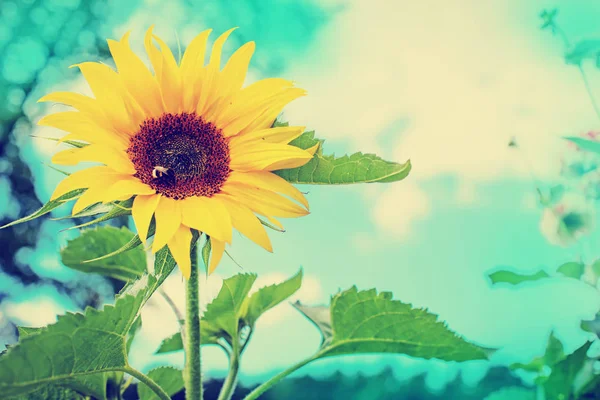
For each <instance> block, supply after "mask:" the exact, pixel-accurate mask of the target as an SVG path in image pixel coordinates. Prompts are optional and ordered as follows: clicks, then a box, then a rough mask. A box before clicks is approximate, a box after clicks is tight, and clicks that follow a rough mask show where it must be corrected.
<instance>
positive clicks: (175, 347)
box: [156, 325, 207, 354]
mask: <svg viewBox="0 0 600 400" xmlns="http://www.w3.org/2000/svg"><path fill="white" fill-rule="evenodd" d="M201 326H202V325H201ZM200 343H201V344H203V345H204V344H207V343H206V342H205V341H204V340H202V338H200ZM179 350H183V341H182V340H181V334H180V333H179V332H177V333H175V334H173V335H172V336H169V337H168V338H167V339H165V340H163V341H162V343H161V344H160V347H159V348H158V350H156V354H160V353H170V352H172V351H179Z"/></svg>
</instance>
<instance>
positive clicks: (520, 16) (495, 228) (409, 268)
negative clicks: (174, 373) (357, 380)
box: [0, 0, 600, 388]
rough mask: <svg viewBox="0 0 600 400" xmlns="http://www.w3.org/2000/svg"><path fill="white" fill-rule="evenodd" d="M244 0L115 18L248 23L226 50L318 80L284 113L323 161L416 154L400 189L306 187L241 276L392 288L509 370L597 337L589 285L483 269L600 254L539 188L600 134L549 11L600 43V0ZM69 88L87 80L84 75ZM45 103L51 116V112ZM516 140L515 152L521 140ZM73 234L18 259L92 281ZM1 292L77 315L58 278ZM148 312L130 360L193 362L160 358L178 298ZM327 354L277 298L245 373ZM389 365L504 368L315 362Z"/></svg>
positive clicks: (231, 270) (243, 253) (192, 29)
mask: <svg viewBox="0 0 600 400" xmlns="http://www.w3.org/2000/svg"><path fill="white" fill-rule="evenodd" d="M240 3H243V4H244V5H243V6H241V7H240V9H239V12H237V13H234V14H236V15H237V16H236V17H235V18H232V17H231V15H232V14H231V13H229V14H228V18H227V19H226V20H225V19H223V18H220V16H219V7H224V6H223V5H222V4H221V3H219V2H215V3H214V4H213V3H210V2H209V3H207V5H206V6H199V8H198V10H199V11H198V13H197V14H194V15H197V16H194V17H193V20H190V19H189V18H188V14H187V13H186V9H185V8H184V7H183V6H180V5H178V4H179V3H178V2H161V1H146V2H137V3H136V2H132V4H136V6H134V5H132V6H131V9H127V10H121V11H122V13H117V12H116V11H115V15H114V18H115V21H113V24H112V25H111V29H107V35H109V36H112V37H113V38H114V37H120V36H121V35H122V34H123V33H124V32H125V31H127V30H132V41H133V42H134V45H135V47H136V49H140V50H141V49H142V47H143V46H142V37H143V33H144V32H145V29H146V28H147V27H148V26H149V25H151V24H155V25H156V32H157V33H158V34H159V35H161V36H162V37H163V38H164V39H165V40H167V41H168V42H169V44H170V45H171V46H172V48H174V49H176V48H177V37H176V35H175V32H177V36H178V37H179V40H180V41H181V43H182V45H183V46H185V44H186V43H188V42H189V40H190V39H191V38H192V37H193V36H194V35H195V34H196V33H198V32H200V31H201V30H203V29H205V28H208V27H214V28H215V31H216V32H217V33H220V32H222V31H224V30H225V29H227V28H229V27H230V26H239V27H240V28H239V29H238V30H237V31H236V32H235V33H234V34H233V35H232V40H231V43H229V44H228V45H227V46H226V52H228V53H229V54H230V53H231V51H232V50H233V49H234V48H235V47H237V46H238V45H239V44H241V43H242V42H243V41H247V40H255V41H256V44H257V52H256V54H255V58H254V59H253V62H252V66H253V67H252V70H251V76H250V80H256V79H260V78H263V77H266V76H269V75H271V74H277V75H279V76H282V77H285V78H289V79H293V80H294V81H295V82H296V83H297V85H298V86H300V87H303V88H305V89H307V90H308V93H309V95H308V96H307V97H305V98H302V99H300V100H298V101H297V102H296V103H293V104H292V105H291V106H290V107H289V108H288V109H287V110H286V112H285V114H284V119H287V120H289V121H290V122H291V123H292V124H298V125H306V126H307V127H308V128H309V129H315V130H316V131H317V136H318V137H320V138H324V139H326V143H325V145H324V151H325V152H327V153H336V154H343V153H352V152H355V151H363V152H374V153H377V154H378V155H380V156H382V157H383V158H385V159H389V160H395V161H399V162H404V161H405V160H406V159H408V158H410V160H411V162H412V164H413V171H412V173H411V175H410V176H409V178H407V179H406V180H405V181H402V182H400V183H395V184H391V185H383V184H371V185H357V186H344V187H326V186H323V187H308V186H306V187H302V188H301V190H303V191H306V192H308V195H307V198H308V199H309V201H310V204H311V214H310V215H309V216H308V217H305V218H301V219H298V220H289V221H285V226H286V229H287V232H286V233H285V234H279V233H275V232H273V233H272V234H271V237H272V242H273V246H274V249H275V252H274V254H269V253H266V252H265V251H263V250H262V249H260V248H258V247H256V246H255V245H253V244H252V243H250V242H249V241H247V240H246V239H244V238H242V237H241V236H239V235H234V244H233V247H232V249H231V254H232V255H233V257H234V258H235V259H236V261H238V262H239V263H240V264H241V265H242V266H243V268H244V271H253V272H257V273H258V274H259V280H258V281H257V285H258V286H260V285H264V284H269V283H273V282H276V281H280V280H282V279H284V278H286V277H289V276H291V275H293V274H294V273H295V272H296V271H297V270H298V269H299V268H300V267H303V268H304V272H305V280H304V286H303V288H302V289H301V290H300V291H299V292H298V293H297V294H296V295H295V297H294V298H293V299H301V300H302V301H303V302H305V303H312V304H318V303H326V302H327V301H328V299H329V296H330V295H331V294H333V293H335V292H337V291H338V290H339V289H345V288H348V287H350V286H352V285H353V284H356V285H357V286H358V287H359V288H360V289H368V288H372V287H375V288H377V289H379V290H386V291H391V292H393V293H394V297H395V298H396V299H400V300H402V301H405V302H410V303H413V304H414V305H416V306H419V307H427V308H428V309H429V310H430V311H432V312H435V313H437V314H439V315H440V317H441V318H442V319H444V320H446V321H447V322H448V325H449V326H450V327H451V328H452V329H454V330H456V331H457V332H459V333H461V334H462V335H464V336H465V337H466V338H467V339H469V340H472V341H475V342H476V343H478V344H481V345H484V346H486V347H494V348H499V349H500V350H499V351H498V352H497V353H496V354H495V355H494V356H493V357H492V364H504V363H507V362H514V361H526V360H528V359H529V358H530V357H532V356H533V355H536V354H539V353H540V352H542V350H543V348H544V347H545V341H546V338H547V336H548V333H549V331H550V330H551V329H555V332H556V334H557V336H558V337H559V338H560V339H561V340H563V341H564V343H565V345H566V347H567V350H573V349H574V348H576V347H578V346H579V345H580V344H581V343H582V342H583V341H584V340H585V338H586V336H585V335H584V334H583V333H582V332H581V331H580V330H579V321H580V320H581V319H582V318H591V317H592V316H593V315H594V314H595V311H596V310H597V309H598V307H599V306H600V299H598V295H597V292H595V291H594V290H593V289H592V288H588V287H584V286H583V285H581V284H579V283H578V282H576V281H564V280H558V279H550V280H547V281H545V282H541V283H535V284H529V285H524V287H521V288H519V289H515V288H508V287H495V288H492V287H491V286H490V284H489V282H488V280H487V278H486V272H488V271H490V270H493V269H497V268H499V267H509V268H511V269H513V270H515V271H522V272H528V271H535V270H537V269H539V268H547V269H548V270H551V269H553V268H555V267H556V266H558V265H559V264H561V263H562V262H565V261H571V260H576V259H578V258H579V257H580V256H583V257H585V259H586V260H588V261H590V260H591V259H593V258H594V257H597V256H600V254H598V252H597V251H596V252H594V251H593V250H592V249H593V248H595V247H596V246H595V243H597V240H598V238H599V237H598V235H597V234H594V235H592V236H591V237H589V238H587V239H585V240H584V241H582V242H581V243H580V244H577V245H575V246H572V247H568V248H560V247H555V246H552V245H551V244H549V243H548V242H547V240H546V239H545V238H544V237H543V236H542V235H541V233H540V231H539V224H540V217H541V213H542V210H541V209H540V208H539V207H538V206H537V205H536V197H535V186H534V182H533V180H532V176H533V177H534V178H533V179H535V180H538V181H541V182H542V181H543V182H552V181H554V180H556V179H557V174H558V170H559V165H558V162H557V159H558V156H559V155H560V154H561V152H563V151H564V149H565V144H564V141H562V140H561V139H560V137H561V136H565V135H577V134H580V133H583V132H587V131H589V130H591V129H594V128H597V127H598V117H597V116H596V115H595V114H594V110H593V108H592V106H591V105H590V101H589V99H588V97H587V95H586V92H585V88H584V86H583V83H582V80H581V76H580V75H579V72H578V70H577V68H576V67H573V66H568V65H566V64H565V63H564V61H563V58H562V57H563V53H564V48H563V44H562V42H561V41H560V40H559V39H558V38H557V37H553V36H552V35H551V33H550V32H548V31H542V30H540V29H539V26H540V25H541V20H540V19H539V17H538V14H539V13H540V11H541V10H543V9H545V8H553V7H558V8H559V10H560V11H559V16H558V22H559V23H560V25H561V27H562V28H563V29H564V30H565V32H566V33H567V34H568V35H569V38H570V39H571V41H572V42H577V41H578V40H581V39H587V38H596V37H598V34H599V33H600V32H598V31H597V29H598V28H597V21H598V19H599V18H600V4H597V3H594V2H590V1H586V0H579V1H573V0H569V1H563V2H560V1H520V0H512V1H503V2H478V1H468V0H463V1H455V2H452V6H444V7H442V6H441V4H442V3H441V2H439V1H436V0H429V1H419V2H414V1H395V2H392V1H387V0H375V1H369V0H356V1H349V2H343V1H331V0H329V1H325V2H314V3H311V2H304V3H301V2H293V3H292V2H282V3H279V2H278V5H277V6H267V5H262V4H265V3H260V4H261V6H260V9H259V10H258V9H256V8H255V7H259V6H256V5H253V6H252V4H253V3H246V2H240ZM203 7H204V8H203ZM253 7H254V8H253ZM124 16H125V17H124ZM214 37H216V35H214ZM214 37H213V39H214ZM584 68H585V70H586V72H587V73H588V75H589V78H590V81H591V84H592V88H593V89H594V90H596V92H597V93H598V95H599V96H600V71H597V70H596V69H595V66H594V64H593V62H590V63H589V65H588V64H585V65H584ZM56 88H57V89H58V88H60V90H78V91H85V90H86V89H85V87H84V86H83V85H82V83H81V81H79V80H76V81H72V82H61V83H59V84H58V85H57V87H56ZM30 100H31V103H33V101H34V100H35V99H30ZM26 104H27V103H26ZM31 107H33V106H31ZM37 112H39V113H40V114H39V115H38V116H37V117H36V118H39V116H41V115H42V114H43V113H45V112H48V109H40V110H39V111H37ZM42 132H43V133H44V134H49V135H55V134H56V132H49V131H42V130H41V129H39V130H38V131H37V132H36V134H40V133H42ZM511 137H516V140H517V142H518V144H519V149H518V150H515V149H510V148H508V146H507V145H508V142H509V140H510V139H511ZM21 151H22V157H23V158H24V159H25V160H26V162H27V163H28V164H29V165H30V166H31V168H32V170H33V173H34V176H35V178H36V190H37V194H38V196H39V198H40V199H41V200H42V201H46V200H47V199H48V198H49V196H50V193H51V191H52V188H53V186H54V185H55V184H56V182H57V181H58V179H60V175H59V174H57V173H55V172H54V171H52V170H50V169H48V168H47V167H44V166H43V165H41V163H40V160H44V161H48V160H49V158H50V156H51V154H52V152H53V151H54V147H53V145H48V144H47V143H40V142H39V141H36V142H33V141H29V140H27V141H25V142H22V143H21ZM0 184H2V182H0ZM11 201H14V199H13V200H11ZM66 226H68V225H67V224H66V223H64V222H53V221H48V222H47V223H46V224H45V225H44V230H43V232H42V233H41V235H42V237H40V245H39V246H38V247H37V248H36V249H34V250H32V251H29V252H28V253H27V254H25V255H23V254H21V256H23V258H24V259H27V260H28V262H29V263H31V267H32V268H33V270H34V271H35V272H36V273H38V274H40V275H42V276H53V277H58V278H59V279H60V280H70V279H75V277H76V276H79V274H78V273H75V272H73V271H70V270H68V269H66V268H65V267H63V266H62V265H61V264H60V262H59V261H58V259H57V258H56V257H57V256H56V255H55V254H54V253H55V252H56V249H57V248H58V247H59V246H61V245H64V244H65V243H66V240H67V239H68V238H72V237H73V235H74V234H75V233H73V232H71V233H61V234H59V235H56V232H57V231H58V230H59V229H62V228H64V227H66ZM57 237H58V239H57ZM239 271H240V269H239V267H238V266H236V265H235V263H233V262H232V261H231V260H228V259H227V258H225V259H224V261H223V262H222V264H221V266H220V267H219V269H218V270H217V273H216V274H215V275H214V276H212V277H211V278H210V279H209V280H208V282H206V284H205V285H204V286H203V290H202V293H203V295H204V296H205V297H206V299H209V298H210V297H211V296H214V295H216V293H217V292H218V289H219V287H220V279H221V278H223V277H228V276H230V275H232V274H235V273H237V272H239ZM11 288H12V289H11ZM182 288H183V286H182V278H181V276H180V275H177V274H175V275H173V276H172V277H171V278H170V279H169V280H168V281H167V284H166V289H167V292H168V293H170V294H171V295H172V296H173V297H174V299H175V300H176V302H177V303H178V304H180V305H183V295H182V293H183V289H182ZM0 290H6V291H9V292H10V291H12V292H13V295H12V296H10V297H9V298H7V299H5V300H4V301H2V303H0V313H1V314H4V316H5V317H8V318H9V319H11V320H13V321H14V322H15V323H18V324H23V325H34V326H35V325H44V324H47V323H49V322H52V321H53V320H54V319H55V316H56V314H58V313H62V312H64V311H65V310H73V311H74V310H75V309H74V305H73V302H72V301H71V300H69V299H68V298H66V297H65V296H64V295H63V294H60V293H58V292H57V291H56V290H55V289H53V288H51V287H42V288H29V289H23V288H21V287H20V285H19V284H17V283H16V282H13V281H10V280H8V279H5V278H2V279H1V280H0ZM143 321H144V324H143V328H142V332H141V334H140V335H139V336H138V337H137V339H136V342H135V345H134V348H133V356H132V364H133V365H134V366H136V367H140V368H142V369H146V370H147V369H148V368H149V367H150V365H154V364H157V363H162V362H168V363H172V364H173V365H182V361H183V356H182V355H181V354H179V355H175V356H172V355H171V356H152V353H153V352H154V350H155V349H156V348H157V346H158V345H159V343H160V341H161V339H162V338H164V337H167V336H169V335H170V334H172V333H174V332H175V331H176V330H177V325H176V322H175V318H174V317H173V316H172V315H171V314H170V311H169V309H168V308H167V306H166V304H164V301H162V300H161V299H160V298H156V299H154V300H153V301H152V302H151V303H150V304H148V306H147V308H146V310H145V311H144V312H143ZM318 345H319V336H318V333H317V332H316V331H315V330H314V329H313V327H312V326H311V325H310V323H309V322H308V321H306V320H304V319H303V317H302V316H300V315H299V314H298V313H297V312H296V311H295V310H293V309H292V307H291V306H290V305H288V304H283V305H281V306H278V307H276V308H275V309H274V310H272V311H270V312H269V313H268V314H266V315H265V316H264V317H263V318H262V319H261V320H259V322H258V324H257V329H256V333H255V335H254V336H253V338H252V343H251V345H250V346H249V348H248V349H247V352H246V354H245V356H244V360H243V366H242V377H243V379H242V381H243V382H254V381H255V380H257V379H262V378H263V377H264V376H265V374H268V373H270V372H271V371H274V370H276V369H279V368H282V367H285V366H287V365H289V364H291V363H292V362H294V361H298V360H300V359H301V358H303V357H305V356H308V355H309V354H311V352H312V351H314V350H315V349H316V347H317V346H318ZM204 360H205V362H204V365H205V368H206V370H207V371H208V374H209V375H213V376H215V375H219V374H222V372H223V370H224V369H225V367H226V359H225V357H224V355H223V354H222V353H221V352H220V350H218V349H206V351H205V357H204ZM386 365H392V366H395V367H396V368H395V371H396V373H397V375H398V377H399V378H406V377H409V376H412V375H415V374H417V373H419V372H422V371H427V372H428V378H427V382H428V384H429V385H430V386H431V387H432V388H436V387H437V388H439V387H441V386H443V385H444V383H445V382H447V381H448V380H449V379H451V378H453V377H454V376H456V374H457V372H458V371H459V370H464V371H465V375H464V376H465V379H466V380H467V381H475V380H476V379H478V377H480V376H481V375H482V373H483V372H484V371H485V368H484V367H485V365H487V364H485V363H481V362H470V363H464V364H461V365H458V364H452V363H451V364H447V363H442V362H438V361H422V360H409V359H408V358H406V357H399V356H385V357H382V356H368V357H346V358H341V359H335V360H328V361H323V362H319V363H316V364H314V365H312V366H309V367H306V368H305V369H304V370H303V372H306V373H312V374H315V375H321V374H329V373H332V372H333V371H334V370H335V369H336V368H340V369H342V370H344V371H346V372H348V373H354V372H356V371H357V370H359V369H360V370H362V371H363V372H366V373H374V372H377V371H379V370H381V369H383V368H384V367H385V366H386Z"/></svg>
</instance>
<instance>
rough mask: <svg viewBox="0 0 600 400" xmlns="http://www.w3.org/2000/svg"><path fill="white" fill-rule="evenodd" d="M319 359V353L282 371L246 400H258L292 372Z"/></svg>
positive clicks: (255, 390) (245, 398)
mask: <svg viewBox="0 0 600 400" xmlns="http://www.w3.org/2000/svg"><path fill="white" fill-rule="evenodd" d="M318 357H319V353H317V354H315V355H313V356H311V357H309V358H307V359H305V360H302V361H300V362H299V363H297V364H295V365H292V366H291V367H289V368H288V369H286V370H285V371H282V372H280V373H278V374H277V375H275V376H274V377H272V378H271V379H269V380H268V381H266V382H265V383H263V384H262V385H260V386H259V387H257V388H256V389H254V390H253V391H252V392H250V393H249V394H248V396H246V397H244V400H256V399H258V397H259V396H260V395H261V394H263V393H264V392H266V391H267V390H269V389H271V387H273V386H275V385H276V384H278V383H279V382H280V381H281V380H282V379H283V378H285V377H286V376H288V375H289V374H291V373H292V372H295V371H296V370H298V369H300V368H302V367H304V366H305V365H306V364H308V363H310V362H311V361H313V360H316V359H317V358H318Z"/></svg>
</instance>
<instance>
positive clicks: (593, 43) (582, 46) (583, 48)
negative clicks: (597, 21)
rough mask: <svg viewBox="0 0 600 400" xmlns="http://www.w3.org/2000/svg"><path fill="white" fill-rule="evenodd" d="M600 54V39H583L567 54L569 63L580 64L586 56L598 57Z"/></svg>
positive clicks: (566, 58) (566, 59) (590, 57)
mask: <svg viewBox="0 0 600 400" xmlns="http://www.w3.org/2000/svg"><path fill="white" fill-rule="evenodd" d="M598 54H600V40H582V41H580V42H579V43H577V44H576V45H575V46H574V47H573V49H572V50H570V51H569V52H567V54H566V55H565V61H566V63H567V64H573V65H579V64H581V62H582V61H583V60H585V59H586V58H589V59H596V57H597V56H598Z"/></svg>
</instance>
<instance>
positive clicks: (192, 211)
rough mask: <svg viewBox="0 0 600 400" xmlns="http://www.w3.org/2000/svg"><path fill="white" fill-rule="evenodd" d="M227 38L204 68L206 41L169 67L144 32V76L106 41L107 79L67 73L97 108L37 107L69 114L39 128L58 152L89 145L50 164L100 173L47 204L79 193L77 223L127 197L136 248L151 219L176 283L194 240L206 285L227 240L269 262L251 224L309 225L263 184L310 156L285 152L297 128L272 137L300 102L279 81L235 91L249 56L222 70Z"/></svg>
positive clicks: (75, 101)
mask: <svg viewBox="0 0 600 400" xmlns="http://www.w3.org/2000/svg"><path fill="white" fill-rule="evenodd" d="M234 29H235V28H233V29H230V30H228V31H227V32H225V33H223V34H222V35H221V36H219V37H218V38H217V39H216V41H215V42H214V44H213V47H212V51H211V54H210V59H209V61H208V63H207V64H205V61H204V59H205V52H206V47H207V41H208V37H209V35H210V33H211V30H206V31H204V32H202V33H200V34H199V35H198V36H197V37H196V38H194V39H193V40H192V41H191V43H190V44H189V46H188V47H187V49H186V51H185V53H184V54H183V57H182V58H181V60H180V62H179V63H178V62H177V61H176V59H175V57H174V56H173V54H172V52H171V50H170V49H169V47H168V46H167V45H166V44H165V42H163V41H162V40H161V39H160V38H158V37H157V36H155V35H153V34H152V27H151V28H150V29H148V31H147V33H146V36H145V41H144V45H145V49H146V52H147V54H148V57H149V59H150V63H151V65H152V70H153V72H152V71H151V70H150V69H148V68H147V67H146V65H145V64H144V63H143V62H142V60H141V59H140V58H138V57H137V56H136V55H135V54H134V52H133V51H132V50H131V47H130V45H129V40H128V38H129V34H125V35H124V36H123V38H122V39H121V40H120V41H114V40H108V46H109V49H110V52H111V54H112V57H113V60H114V63H115V65H116V71H115V70H113V69H112V68H110V67H109V66H107V65H105V64H101V63H96V62H84V63H81V64H77V65H76V67H78V68H79V69H80V71H81V73H82V74H83V76H84V78H85V79H86V80H87V82H88V84H89V86H90V88H91V90H92V93H93V95H94V98H92V97H87V96H84V95H81V94H77V93H70V92H56V93H51V94H49V95H47V96H45V97H43V98H42V99H40V100H39V101H52V102H58V103H62V104H65V105H67V106H70V107H73V108H74V109H75V110H76V111H66V112H59V113H55V114H51V115H48V116H45V117H44V118H42V119H41V120H40V121H39V125H43V126H50V127H54V128H57V129H60V130H63V131H66V132H68V134H66V135H65V136H63V137H62V138H61V139H60V142H63V141H65V140H76V141H81V142H85V143H87V145H86V146H84V147H81V148H70V149H68V150H64V151H60V152H58V153H57V154H55V155H54V156H53V158H52V162H53V163H55V164H60V165H75V164H78V163H80V162H95V163H99V164H101V165H97V166H92V167H89V168H86V169H83V170H80V171H77V172H74V173H73V174H71V175H69V176H68V177H66V178H65V179H64V180H62V181H61V182H60V183H59V184H58V185H57V187H56V190H55V191H54V193H53V194H52V198H51V199H56V198H57V197H59V196H61V195H64V194H65V193H68V192H70V191H72V190H75V189H86V190H85V191H84V192H83V194H82V195H81V196H80V197H79V198H78V199H77V201H76V203H75V204H74V206H73V214H76V213H78V212H80V211H81V210H83V209H84V208H86V207H88V206H91V205H93V204H97V203H108V202H113V201H117V200H118V201H123V200H127V199H131V198H132V197H133V198H134V199H133V205H132V210H131V214H132V217H133V220H134V223H135V226H136V229H137V231H138V235H139V237H140V239H141V240H142V243H144V245H146V241H147V239H148V237H147V236H148V232H149V227H150V224H151V222H152V220H153V218H154V222H155V224H156V225H155V234H154V241H153V243H152V251H153V252H157V251H158V250H160V249H161V248H163V247H164V246H168V248H169V250H170V251H171V254H172V255H173V257H174V259H175V261H176V262H177V264H178V265H179V268H180V269H181V271H182V273H183V275H184V276H185V277H189V276H190V273H191V261H190V246H191V240H192V231H191V230H192V229H194V230H197V231H199V232H204V233H205V234H206V235H207V236H208V237H209V238H210V239H209V240H210V244H211V249H212V254H211V258H210V262H209V265H208V270H209V273H210V272H212V271H214V269H215V268H216V266H217V264H218V263H219V261H220V259H221V258H222V255H223V252H224V250H225V244H226V243H228V244H231V237H232V229H234V228H235V229H236V230H238V231H239V232H240V233H242V234H243V235H244V236H246V237H248V238H249V239H251V240H252V241H254V242H255V243H257V244H258V245H260V246H262V247H263V248H265V249H266V250H268V251H272V246H271V242H270V240H269V237H268V235H267V233H266V231H265V229H264V227H263V224H262V223H261V221H260V220H259V218H258V216H257V214H258V215H260V216H263V217H264V218H266V219H267V220H268V221H270V222H271V223H272V224H274V225H277V226H278V227H280V228H281V224H280V222H279V221H278V220H277V219H276V217H284V218H290V217H300V216H304V215H307V214H308V202H307V200H306V199H305V198H304V196H303V195H302V193H301V192H300V191H299V190H298V189H296V188H295V187H293V186H292V185H291V184H289V183H288V182H287V181H285V180H284V179H282V178H280V177H279V176H277V175H275V174H273V173H272V171H274V170H280V169H288V168H295V167H299V166H301V165H304V164H305V163H307V162H308V161H309V160H310V159H311V158H312V156H313V154H314V152H315V151H316V148H311V149H308V150H303V149H300V148H298V147H294V146H291V145H289V144H288V143H289V142H290V141H291V140H293V139H295V138H297V137H298V136H300V135H301V134H302V132H303V131H304V127H302V126H284V127H273V123H274V121H275V118H276V117H277V116H278V115H279V114H280V113H281V111H282V109H283V107H284V106H285V105H286V104H288V103H289V102H291V101H292V100H294V99H297V98H299V97H301V96H304V95H305V94H306V92H305V91H304V90H303V89H300V88H296V87H294V85H293V83H292V82H291V81H288V80H285V79H279V78H269V79H263V80H260V81H258V82H256V83H253V84H251V85H248V86H246V87H242V86H243V83H244V80H245V77H246V73H247V70H248V65H249V63H250V59H251V57H252V54H253V53H254V48H255V44H254V42H248V43H246V44H244V45H243V46H241V47H240V48H239V49H237V50H236V51H235V52H234V54H233V55H232V56H231V58H229V60H228V61H227V63H226V64H225V66H224V67H223V68H221V50H222V48H223V44H224V43H225V41H226V40H227V38H228V36H229V35H230V34H231V32H232V31H233V30H234Z"/></svg>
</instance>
